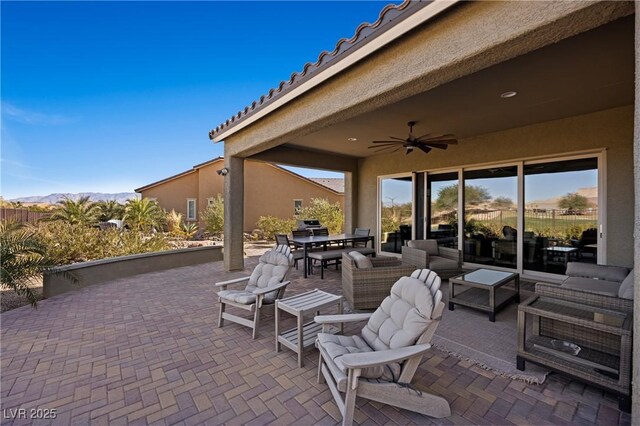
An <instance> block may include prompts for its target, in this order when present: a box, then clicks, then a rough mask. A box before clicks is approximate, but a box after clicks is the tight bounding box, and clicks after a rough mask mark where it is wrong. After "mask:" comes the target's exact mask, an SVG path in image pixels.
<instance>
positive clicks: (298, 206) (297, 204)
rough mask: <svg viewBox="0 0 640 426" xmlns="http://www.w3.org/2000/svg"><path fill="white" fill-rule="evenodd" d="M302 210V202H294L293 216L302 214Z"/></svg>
mask: <svg viewBox="0 0 640 426" xmlns="http://www.w3.org/2000/svg"><path fill="white" fill-rule="evenodd" d="M300 210H302V200H293V214H298V213H300Z"/></svg>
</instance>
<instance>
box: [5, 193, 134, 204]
mask: <svg viewBox="0 0 640 426" xmlns="http://www.w3.org/2000/svg"><path fill="white" fill-rule="evenodd" d="M139 196H140V194H136V193H135V192H118V193H117V194H105V193H102V192H80V193H78V194H68V193H67V194H60V193H57V194H49V195H35V196H31V197H20V198H14V199H12V200H9V201H20V202H22V203H38V204H56V203H57V202H58V201H61V200H64V199H65V198H69V199H71V200H74V201H75V200H78V199H80V198H81V197H89V200H91V201H110V200H115V201H117V202H119V203H125V202H126V201H127V200H129V199H131V198H138V197H139Z"/></svg>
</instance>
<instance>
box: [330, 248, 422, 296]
mask: <svg viewBox="0 0 640 426" xmlns="http://www.w3.org/2000/svg"><path fill="white" fill-rule="evenodd" d="M351 253H353V252H351ZM363 257H364V255H363ZM367 259H369V261H370V262H371V266H370V267H364V268H363V267H362V265H360V267H358V265H357V263H356V259H354V258H353V257H352V254H350V253H342V295H343V296H344V297H345V299H347V301H348V302H349V304H350V305H351V307H352V308H353V309H376V308H377V307H378V306H380V303H381V302H382V301H383V300H384V298H385V297H387V296H388V295H389V290H391V286H393V283H395V282H396V281H398V279H399V278H400V277H403V276H408V275H410V274H411V273H412V272H413V271H415V270H416V268H415V266H412V265H408V264H405V263H402V261H401V260H400V259H398V258H397V257H390V256H378V257H374V258H367ZM367 266H368V265H367Z"/></svg>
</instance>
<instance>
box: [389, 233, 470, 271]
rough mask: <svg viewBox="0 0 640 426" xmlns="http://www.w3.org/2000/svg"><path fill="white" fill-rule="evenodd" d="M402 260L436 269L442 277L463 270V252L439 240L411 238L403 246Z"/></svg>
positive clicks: (416, 265) (417, 266)
mask: <svg viewBox="0 0 640 426" xmlns="http://www.w3.org/2000/svg"><path fill="white" fill-rule="evenodd" d="M402 261H403V262H405V263H408V264H410V265H413V266H415V267H416V268H427V269H431V270H432V271H435V272H436V273H437V274H438V275H439V276H440V277H441V278H442V279H448V278H451V277H455V276H456V275H458V274H460V272H461V271H462V252H461V251H460V250H458V249H454V248H448V247H441V246H439V245H438V241H437V240H411V241H407V245H406V246H404V247H402Z"/></svg>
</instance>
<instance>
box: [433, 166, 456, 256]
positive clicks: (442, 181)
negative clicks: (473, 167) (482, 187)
mask: <svg viewBox="0 0 640 426" xmlns="http://www.w3.org/2000/svg"><path fill="white" fill-rule="evenodd" d="M458 186H459V182H458V172H449V173H434V174H431V173H430V174H429V175H428V181H427V211H428V216H427V217H428V226H427V238H428V239H433V240H437V241H438V245H440V246H443V247H452V248H458V192H459V188H458Z"/></svg>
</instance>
